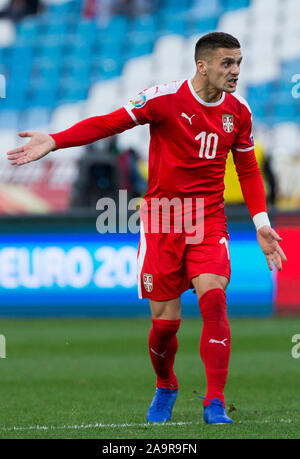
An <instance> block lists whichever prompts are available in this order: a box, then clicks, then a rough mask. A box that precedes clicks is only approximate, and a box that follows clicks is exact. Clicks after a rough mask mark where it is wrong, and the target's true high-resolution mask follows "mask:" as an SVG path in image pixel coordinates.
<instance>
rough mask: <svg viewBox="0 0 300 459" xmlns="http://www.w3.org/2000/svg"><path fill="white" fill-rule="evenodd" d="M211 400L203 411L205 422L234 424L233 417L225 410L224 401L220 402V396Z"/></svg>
mask: <svg viewBox="0 0 300 459" xmlns="http://www.w3.org/2000/svg"><path fill="white" fill-rule="evenodd" d="M201 398H204V397H201ZM204 400H207V399H204ZM209 401H210V404H209V405H208V406H205V407H204V411H203V420H204V422H206V424H232V422H233V421H232V419H230V417H229V416H227V413H226V411H225V407H224V402H220V400H219V399H218V398H214V399H213V400H209Z"/></svg>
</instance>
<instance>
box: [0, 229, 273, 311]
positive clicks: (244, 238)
mask: <svg viewBox="0 0 300 459" xmlns="http://www.w3.org/2000/svg"><path fill="white" fill-rule="evenodd" d="M229 229H230V236H231V239H230V253H231V262H232V279H231V282H230V285H229V287H228V311H229V314H230V315H270V314H271V313H272V295H273V282H272V277H271V275H270V273H269V271H268V268H267V264H266V262H265V258H264V255H263V254H262V252H261V250H260V248H259V246H258V244H257V241H256V235H255V231H253V228H252V226H250V225H235V224H232V225H231V227H230V228H229ZM137 247H138V235H133V234H105V235H103V234H98V233H95V232H80V233H78V234H74V233H72V232H71V230H69V231H68V232H66V231H64V232H51V233H50V232H49V233H47V232H43V233H39V234H35V233H27V234H20V233H18V234H1V235H0V315H1V316H12V317H13V316H38V317H43V316H144V315H149V307H148V301H147V300H139V299H138V295H137V285H136V284H137V282H136V251H137ZM182 310H183V315H199V312H198V302H197V297H196V295H195V294H194V293H192V290H190V291H189V292H186V293H185V294H184V295H183V296H182Z"/></svg>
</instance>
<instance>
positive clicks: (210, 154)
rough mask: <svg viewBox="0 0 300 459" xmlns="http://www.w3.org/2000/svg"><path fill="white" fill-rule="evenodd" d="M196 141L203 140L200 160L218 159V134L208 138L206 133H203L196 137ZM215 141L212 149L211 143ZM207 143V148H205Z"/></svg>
mask: <svg viewBox="0 0 300 459" xmlns="http://www.w3.org/2000/svg"><path fill="white" fill-rule="evenodd" d="M195 140H201V144H200V151H199V158H203V157H204V158H206V159H213V158H215V157H216V153H217V147H218V140H219V138H218V134H214V133H212V132H211V133H210V134H208V136H206V132H205V131H202V132H200V134H198V135H197V136H196V137H195ZM212 140H213V146H212V149H211V148H210V146H211V145H210V144H211V141H212ZM205 142H206V148H205ZM204 148H205V151H204Z"/></svg>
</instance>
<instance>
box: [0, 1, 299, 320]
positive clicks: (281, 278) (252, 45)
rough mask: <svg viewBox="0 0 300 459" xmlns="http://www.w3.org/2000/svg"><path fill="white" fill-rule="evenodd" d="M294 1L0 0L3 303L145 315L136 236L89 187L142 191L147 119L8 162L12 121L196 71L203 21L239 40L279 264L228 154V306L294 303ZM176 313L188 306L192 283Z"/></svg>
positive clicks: (41, 124) (253, 308)
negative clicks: (108, 230)
mask: <svg viewBox="0 0 300 459" xmlns="http://www.w3.org/2000/svg"><path fill="white" fill-rule="evenodd" d="M299 16H300V2H299V1H298V0H210V1H209V2H208V1H206V0H152V1H150V0H71V1H63V0H43V1H42V0H40V1H38V0H35V1H33V0H31V1H29V0H27V1H26V0H18V1H14V0H10V1H9V0H1V1H0V74H1V81H0V83H1V88H0V89H1V94H0V95H1V99H0V136H1V152H2V154H1V157H0V213H1V216H0V300H1V302H0V315H1V316H9V317H11V316H51V315H52V316H66V315H69V316H88V315H97V316H103V315H105V316H128V315H137V316H141V315H145V314H148V308H147V303H146V302H144V301H142V302H140V301H138V299H137V292H136V277H135V269H136V268H135V257H136V255H135V254H136V247H137V243H138V235H132V234H105V235H101V234H99V233H97V231H96V218H97V216H98V215H99V212H98V213H97V210H96V202H97V199H99V198H100V197H104V196H111V197H116V198H117V193H118V190H119V189H126V190H127V191H128V197H129V198H130V197H137V196H142V195H143V193H144V191H145V189H146V188H145V187H146V181H147V147H148V140H149V136H148V128H147V127H139V128H136V129H133V130H130V131H128V132H125V133H123V134H121V135H119V136H116V137H115V138H110V139H106V140H105V141H101V142H96V143H95V144H93V145H91V146H89V147H78V148H72V149H67V150H60V151H57V152H54V153H52V154H51V155H49V156H48V157H46V158H44V159H43V160H41V161H39V162H38V163H33V164H28V165H26V166H23V167H21V168H17V167H12V166H10V164H9V163H8V161H7V160H6V157H5V152H6V151H7V150H10V149H12V148H14V147H15V146H17V145H19V144H20V143H21V142H23V141H21V140H20V139H19V138H18V136H17V133H18V131H20V130H25V129H28V130H43V131H45V132H49V133H52V132H57V131H59V130H62V129H65V128H67V127H69V126H70V125H72V124H74V123H76V122H77V121H79V120H81V119H83V118H86V117H89V116H94V115H101V114H105V113H108V112H110V111H112V110H113V109H115V108H118V107H120V106H122V105H123V104H125V103H126V102H127V100H128V99H129V98H131V97H133V96H134V95H135V94H137V93H138V92H139V91H141V90H143V89H145V88H147V87H149V86H151V85H153V84H157V83H165V82H168V81H171V80H177V79H183V78H191V77H192V76H193V75H194V72H195V69H194V61H193V52H194V46H195V42H196V40H197V39H198V38H199V37H200V36H201V35H203V34H205V33H207V32H210V31H213V30H219V31H224V32H229V33H231V34H232V35H234V36H236V37H237V38H238V39H239V41H240V42H241V45H242V52H243V55H244V61H243V64H242V69H241V75H240V81H239V87H238V92H239V93H240V94H241V95H243V96H244V97H246V99H247V100H248V102H249V104H250V106H251V108H252V111H253V120H254V135H255V140H256V155H257V159H258V162H259V165H260V167H261V170H262V173H263V176H264V181H265V187H266V193H267V197H268V203H269V209H270V212H271V215H272V218H273V224H274V226H275V228H276V229H277V231H278V232H279V234H280V235H281V236H282V237H283V242H282V247H283V248H284V250H285V252H286V254H287V256H288V263H287V264H286V265H285V266H284V269H283V271H282V272H281V273H279V274H278V273H269V271H268V268H267V265H266V263H265V260H264V256H263V255H262V254H261V252H260V250H259V248H258V245H257V243H256V238H255V231H254V227H253V224H252V222H251V220H250V217H249V215H248V211H247V209H245V206H244V204H243V200H242V196H241V191H240V187H239V184H238V181H237V177H236V173H235V170H234V166H233V161H232V157H231V155H230V157H229V159H228V165H227V166H228V167H227V172H226V177H225V181H226V184H227V188H226V194H225V200H226V204H227V206H226V212H227V215H228V220H229V230H230V233H231V254H232V282H231V285H230V288H229V291H228V304H229V312H230V314H231V315H237V316H240V315H243V316H249V315H252V316H255V315H263V316H271V315H274V314H281V315H282V314H290V313H293V314H300V267H299V262H298V254H299V251H300V242H299V241H300V213H299V208H300V179H299V177H300V147H299V134H300V85H299V81H300V28H299ZM183 303H184V314H186V315H197V314H198V311H197V308H196V303H195V299H194V298H193V294H192V293H191V292H189V293H187V294H186V295H184V301H183Z"/></svg>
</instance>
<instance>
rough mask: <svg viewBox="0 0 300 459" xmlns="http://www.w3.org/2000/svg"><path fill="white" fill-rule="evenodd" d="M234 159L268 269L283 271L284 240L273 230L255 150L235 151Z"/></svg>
mask: <svg viewBox="0 0 300 459" xmlns="http://www.w3.org/2000/svg"><path fill="white" fill-rule="evenodd" d="M233 158H234V162H235V166H236V170H237V174H238V177H239V181H240V184H241V189H242V193H243V196H244V199H245V203H246V205H247V207H248V209H249V212H250V214H251V216H252V218H253V222H254V224H255V227H256V230H257V241H258V243H259V245H260V247H261V249H262V251H263V253H264V254H265V257H266V260H267V263H268V267H269V269H270V270H271V271H272V270H273V266H272V263H273V264H274V266H275V267H276V268H277V269H278V270H279V271H281V269H282V260H283V261H287V258H286V256H285V254H284V252H283V250H282V248H281V247H280V245H279V244H278V241H281V240H282V239H281V238H280V236H279V235H278V234H277V233H276V231H275V230H274V229H273V228H271V224H270V221H269V218H268V214H267V209H266V198H265V190H264V185H263V180H262V176H261V173H260V170H259V167H258V165H257V161H256V158H255V154H254V149H252V150H250V151H234V152H233Z"/></svg>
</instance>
